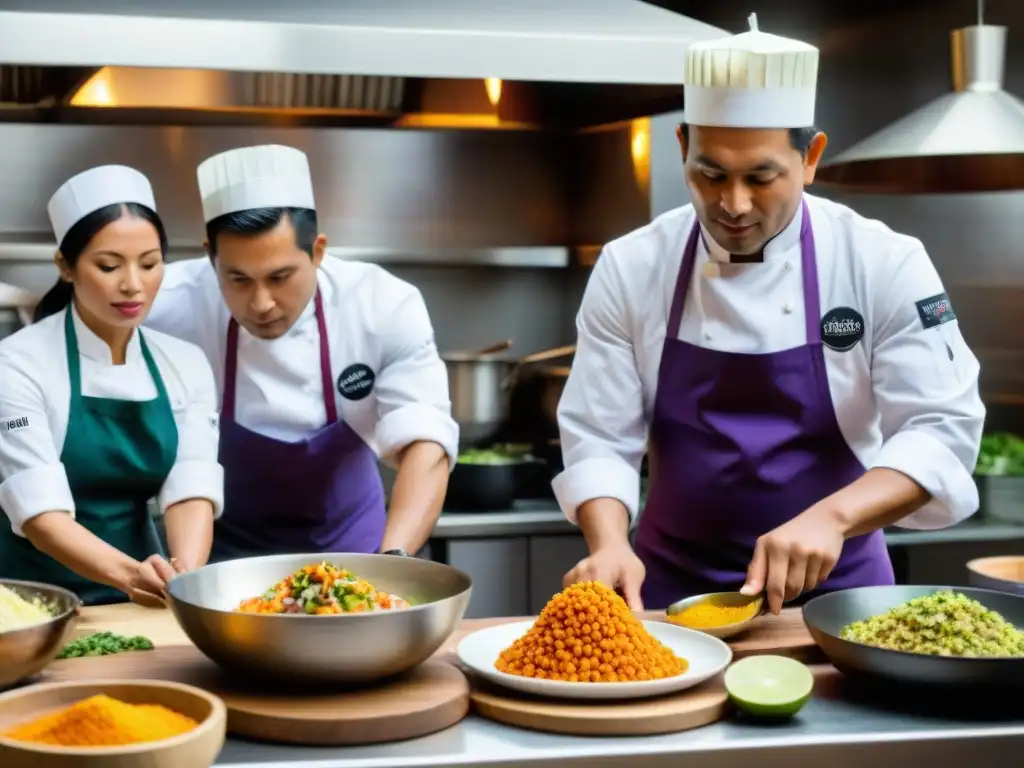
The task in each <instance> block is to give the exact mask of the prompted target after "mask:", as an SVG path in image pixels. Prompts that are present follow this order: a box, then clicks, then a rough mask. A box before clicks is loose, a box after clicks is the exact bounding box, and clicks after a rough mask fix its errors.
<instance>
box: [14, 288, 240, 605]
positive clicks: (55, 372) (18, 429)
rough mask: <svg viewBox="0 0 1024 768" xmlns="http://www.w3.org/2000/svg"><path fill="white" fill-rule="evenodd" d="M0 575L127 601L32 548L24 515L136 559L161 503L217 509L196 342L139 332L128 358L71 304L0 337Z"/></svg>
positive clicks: (206, 378) (208, 413)
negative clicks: (47, 518) (194, 502)
mask: <svg viewBox="0 0 1024 768" xmlns="http://www.w3.org/2000/svg"><path fill="white" fill-rule="evenodd" d="M0 382H2V384H0V480H2V483H0V507H2V508H3V511H4V513H5V515H3V516H0V575H3V576H7V577H10V578H19V579H27V580H36V581H43V582H48V583H56V584H59V585H62V586H65V587H67V588H68V589H71V590H72V591H75V592H76V593H77V594H78V595H79V597H80V598H81V599H82V600H83V602H84V603H85V604H100V603H108V602H120V601H126V600H127V596H125V595H124V594H122V593H120V592H118V591H117V590H115V589H112V588H109V587H106V586H104V585H101V584H96V583H94V582H91V581H88V580H86V579H84V578H82V577H80V576H78V575H76V574H74V573H72V572H71V571H70V570H69V569H67V568H65V567H64V566H62V565H61V564H60V563H57V562H56V561H55V560H53V559H52V558H50V557H49V556H48V555H45V554H43V553H41V552H38V551H37V550H36V549H35V548H34V547H33V546H32V544H30V543H29V542H28V540H27V539H26V538H25V537H24V533H23V531H22V528H23V526H24V525H25V523H26V522H28V521H29V520H31V519H32V518H34V517H36V516H37V515H40V514H42V513H44V512H53V511H57V512H65V513H67V514H69V515H71V516H73V517H75V518H76V520H77V521H78V522H79V523H80V524H81V525H83V526H84V527H86V528H87V529H88V530H90V531H91V532H92V533H94V534H95V535H96V536H98V537H99V538H101V539H103V540H104V541H106V542H107V543H109V544H111V545H112V546H115V547H117V548H118V549H120V550H121V551H123V552H125V554H127V555H129V556H131V557H134V558H136V559H139V560H142V559H145V558H146V557H148V556H149V555H151V554H155V553H159V552H160V543H159V541H158V539H157V537H156V535H155V530H154V527H153V520H152V517H151V516H150V513H149V509H148V502H149V501H150V500H151V499H153V498H155V499H156V500H157V506H158V509H159V511H160V512H161V513H163V512H165V511H166V510H167V508H168V507H170V506H172V505H174V504H176V503H178V502H180V501H184V500H186V499H192V498H203V499H208V500H210V502H211V503H212V504H213V508H214V515H215V516H217V515H219V514H220V513H221V510H222V509H223V481H224V477H223V471H222V469H221V466H220V465H219V464H218V463H217V439H218V415H217V410H218V405H217V399H216V393H215V388H214V381H213V372H212V371H211V369H210V366H209V364H208V363H207V362H206V359H205V357H204V356H203V354H202V351H201V350H199V349H198V348H197V347H195V346H194V345H192V344H188V343H186V342H183V341H181V340H179V339H175V338H172V337H170V336H167V335H165V334H162V333H159V332H158V331H155V330H151V329H146V330H144V331H138V330H136V331H135V332H134V333H133V334H132V337H131V339H130V341H129V343H128V348H127V352H126V358H125V363H124V364H123V365H114V364H113V362H112V360H111V354H110V347H109V346H108V345H107V343H106V342H104V341H103V340H102V339H100V338H99V337H98V336H96V334H94V333H93V332H92V331H91V330H89V328H88V327H87V326H86V325H85V324H84V323H83V322H82V320H81V319H80V318H79V316H78V313H77V311H76V310H75V309H74V308H73V306H72V307H69V308H68V309H66V310H63V311H61V312H58V313H56V314H54V315H51V316H49V317H47V318H44V319H43V320H41V321H39V322H38V323H35V324H33V325H30V326H28V327H26V328H24V329H22V330H20V331H18V332H17V333H15V334H13V335H11V336H9V337H7V338H5V339H4V340H2V341H0Z"/></svg>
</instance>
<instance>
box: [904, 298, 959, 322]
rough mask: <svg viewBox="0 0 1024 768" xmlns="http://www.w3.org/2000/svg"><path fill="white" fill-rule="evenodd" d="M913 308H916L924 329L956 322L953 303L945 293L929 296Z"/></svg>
mask: <svg viewBox="0 0 1024 768" xmlns="http://www.w3.org/2000/svg"><path fill="white" fill-rule="evenodd" d="M914 306H915V307H917V314H918V317H920V318H921V325H923V326H924V327H925V328H936V327H938V326H940V325H942V324H943V323H951V322H953V321H954V320H956V312H954V311H953V303H952V302H951V301H950V300H949V295H948V294H947V293H945V292H943V293H938V294H936V295H934V296H929V297H928V298H927V299H921V301H918V302H916V303H915V304H914Z"/></svg>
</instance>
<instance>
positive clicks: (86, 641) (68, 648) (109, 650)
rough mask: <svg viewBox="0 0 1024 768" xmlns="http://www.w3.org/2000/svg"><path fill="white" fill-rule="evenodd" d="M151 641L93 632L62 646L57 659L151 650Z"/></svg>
mask: <svg viewBox="0 0 1024 768" xmlns="http://www.w3.org/2000/svg"><path fill="white" fill-rule="evenodd" d="M151 650H153V641H152V640H150V639H149V638H148V637H142V636H141V635H136V636H135V637H124V636H123V635H115V634H114V633H113V632H95V633H94V634H91V635H86V636H85V637H80V638H78V639H77V640H72V641H71V642H70V643H68V644H67V645H65V646H64V648H63V650H61V652H60V653H59V654H58V655H57V658H58V659H77V658H80V657H82V656H110V655H112V654H115V653H125V652H127V651H151Z"/></svg>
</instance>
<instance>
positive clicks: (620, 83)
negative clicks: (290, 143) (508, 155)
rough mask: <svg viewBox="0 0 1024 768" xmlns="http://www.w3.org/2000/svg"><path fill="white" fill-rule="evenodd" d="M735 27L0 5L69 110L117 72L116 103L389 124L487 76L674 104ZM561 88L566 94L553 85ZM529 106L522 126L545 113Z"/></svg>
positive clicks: (574, 16) (21, 1) (497, 16)
mask: <svg viewBox="0 0 1024 768" xmlns="http://www.w3.org/2000/svg"><path fill="white" fill-rule="evenodd" d="M724 34H726V33H725V32H724V31H723V30H720V29H718V28H716V27H713V26H710V25H708V24H704V23H702V22H698V21H695V20H693V19H689V18H687V17H685V16H681V15H678V14H675V13H671V12H669V11H666V10H664V9H661V8H657V7H654V6H652V5H648V4H646V3H644V2H641V1H640V0H516V1H515V2H513V1H511V0H291V2H282V0H245V2H239V1H237V0H206V1H205V2H197V1H196V0H161V2H159V3H154V2H152V1H151V0H89V2H81V1H80V0H0V64H3V65H8V66H9V67H10V66H12V65H13V67H18V68H19V70H13V69H12V70H11V71H10V72H9V79H10V80H12V81H16V82H21V83H29V84H37V85H38V88H39V89H40V92H41V95H42V98H41V99H39V101H40V102H44V101H45V100H46V98H49V100H50V101H51V102H53V104H54V105H55V106H62V105H66V104H67V103H68V102H69V101H71V100H72V97H73V96H74V94H75V93H76V92H77V91H78V90H79V89H80V88H81V86H82V84H83V83H87V81H88V79H89V78H91V77H92V78H95V76H96V73H97V71H98V68H106V69H105V74H104V75H102V78H103V79H104V81H105V84H106V92H107V93H108V94H109V93H110V92H111V83H113V85H114V86H118V85H119V86H120V92H119V93H132V94H135V96H136V98H134V99H131V98H129V99H127V101H124V102H117V103H111V104H108V106H114V107H122V108H128V109H131V108H139V107H145V106H150V107H156V106H159V107H160V108H164V109H167V108H174V107H176V106H180V108H182V109H191V110H204V109H205V110H210V109H221V110H222V111H223V110H230V109H240V108H241V109H244V108H252V107H261V108H277V109H281V108H300V109H325V108H326V109H362V110H367V111H371V112H375V113H377V114H378V116H379V117H381V118H382V122H387V119H388V118H389V117H390V118H393V117H395V115H396V114H397V113H399V112H405V111H408V110H409V104H408V96H409V91H410V88H409V87H408V86H409V85H410V83H411V82H412V81H413V79H416V80H417V81H423V80H427V79H442V80H475V81H479V80H485V79H486V80H487V81H488V84H489V85H488V92H487V95H488V96H490V97H491V102H492V103H495V102H496V101H497V99H495V98H494V97H493V94H492V93H491V87H490V86H491V85H492V84H494V83H497V87H498V88H500V87H501V81H505V82H506V83H507V86H506V92H509V91H511V90H513V88H512V86H513V85H514V84H517V83H518V84H529V85H530V86H531V87H533V88H534V90H538V89H539V90H540V92H541V94H542V97H541V98H540V99H539V100H540V101H541V102H546V103H548V104H553V103H554V102H560V103H562V104H564V105H565V110H566V111H569V112H572V111H576V110H577V109H580V108H582V109H583V110H584V111H585V109H586V108H587V107H588V106H590V103H591V102H600V101H604V102H607V101H608V99H609V98H610V97H609V93H615V92H616V89H617V88H618V89H622V88H634V87H637V88H660V89H661V91H656V92H654V93H660V94H665V93H666V92H667V93H671V94H672V95H673V96H674V99H672V100H670V101H669V102H666V103H664V106H663V109H664V110H665V111H667V110H670V109H675V108H678V107H679V106H680V105H681V97H682V87H681V85H680V84H681V81H682V69H683V54H684V52H685V50H686V48H687V46H689V45H690V44H691V43H693V42H694V41H697V40H705V39H711V38H715V37H720V36H722V35H724ZM40 67H41V68H45V70H46V71H47V72H48V73H50V75H51V77H50V82H60V83H65V84H66V83H67V81H68V79H69V75H67V72H69V71H71V72H73V73H76V74H77V75H78V77H77V80H76V79H75V78H74V77H70V79H71V80H72V81H73V82H74V86H73V87H71V88H69V89H66V90H65V92H64V93H55V92H54V90H53V88H52V87H51V89H50V90H49V91H48V92H47V91H46V89H45V85H44V81H45V78H42V77H40V76H38V73H35V72H32V71H31V70H29V71H28V72H26V71H25V68H40ZM161 70H162V71H161ZM101 71H103V70H101ZM60 72H64V73H65V75H64V77H63V78H60V77H55V76H53V75H54V73H60ZM146 78H148V83H149V84H148V87H147V85H146ZM314 78H316V80H315V81H314ZM340 78H347V80H344V81H343V80H341V79H340ZM0 80H2V78H0ZM566 84H572V85H570V86H566ZM555 85H557V86H560V87H562V88H563V89H564V88H566V87H568V88H569V90H568V91H566V90H563V91H560V92H557V93H554V92H550V91H544V88H545V86H555ZM666 89H668V91H666ZM25 90H26V88H25V87H24V86H23V88H22V91H23V92H24V91H25ZM413 90H415V89H413ZM478 90H480V91H481V93H482V89H478ZM342 92H345V93H346V94H347V97H344V98H343V97H341V96H340V95H339V94H341V93H342ZM357 92H358V93H359V94H361V96H359V97H358V98H357V96H356V94H357ZM186 94H187V95H186ZM545 94H546V95H547V98H543V96H544V95H545ZM140 95H142V96H144V97H145V98H142V99H141V101H140V99H139V96H140ZM509 95H511V94H509ZM175 98H177V99H179V100H180V101H182V103H181V104H180V105H176V104H173V103H168V102H173V100H174V99H175ZM630 98H632V101H633V102H634V103H635V102H636V97H635V96H633V97H630ZM630 98H626V101H629V100H630ZM78 100H79V101H80V102H81V101H82V97H81V95H79V99H78ZM154 100H155V101H158V102H160V104H159V105H146V104H144V103H142V102H145V101H154ZM528 101H531V102H532V104H531V105H530V107H528V108H523V109H520V110H519V111H518V113H517V114H516V115H514V116H513V119H523V120H525V118H523V117H522V114H523V113H525V112H530V111H532V112H534V113H537V112H544V105H543V104H542V105H541V106H538V105H537V101H538V98H536V94H534V98H532V99H529V100H528ZM100 105H101V104H99V103H97V102H96V101H95V100H94V101H93V102H91V103H90V104H89V106H100ZM630 106H632V105H630ZM645 106H646V105H645ZM416 108H417V107H415V106H414V107H413V109H414V110H415V109H416ZM628 109H629V107H627V111H628ZM636 109H639V106H637V107H635V108H634V111H635V110H636ZM612 111H613V112H614V110H612ZM620 111H621V109H620ZM640 114H643V112H642V111H641V112H637V113H636V114H628V115H623V116H621V117H635V116H639V115H640ZM647 114H650V112H649V111H648V112H647ZM621 117H620V118H619V119H621Z"/></svg>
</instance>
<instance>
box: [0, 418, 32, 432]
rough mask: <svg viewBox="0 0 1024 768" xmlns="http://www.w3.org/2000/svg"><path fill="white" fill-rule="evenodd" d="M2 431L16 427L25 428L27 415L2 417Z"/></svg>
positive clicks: (9, 430) (10, 430) (12, 429)
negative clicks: (11, 417) (10, 417)
mask: <svg viewBox="0 0 1024 768" xmlns="http://www.w3.org/2000/svg"><path fill="white" fill-rule="evenodd" d="M0 424H2V426H3V430H4V432H13V431H14V430H16V429H25V427H27V426H28V416H19V417H18V418H16V419H4V420H3V422H0Z"/></svg>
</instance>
